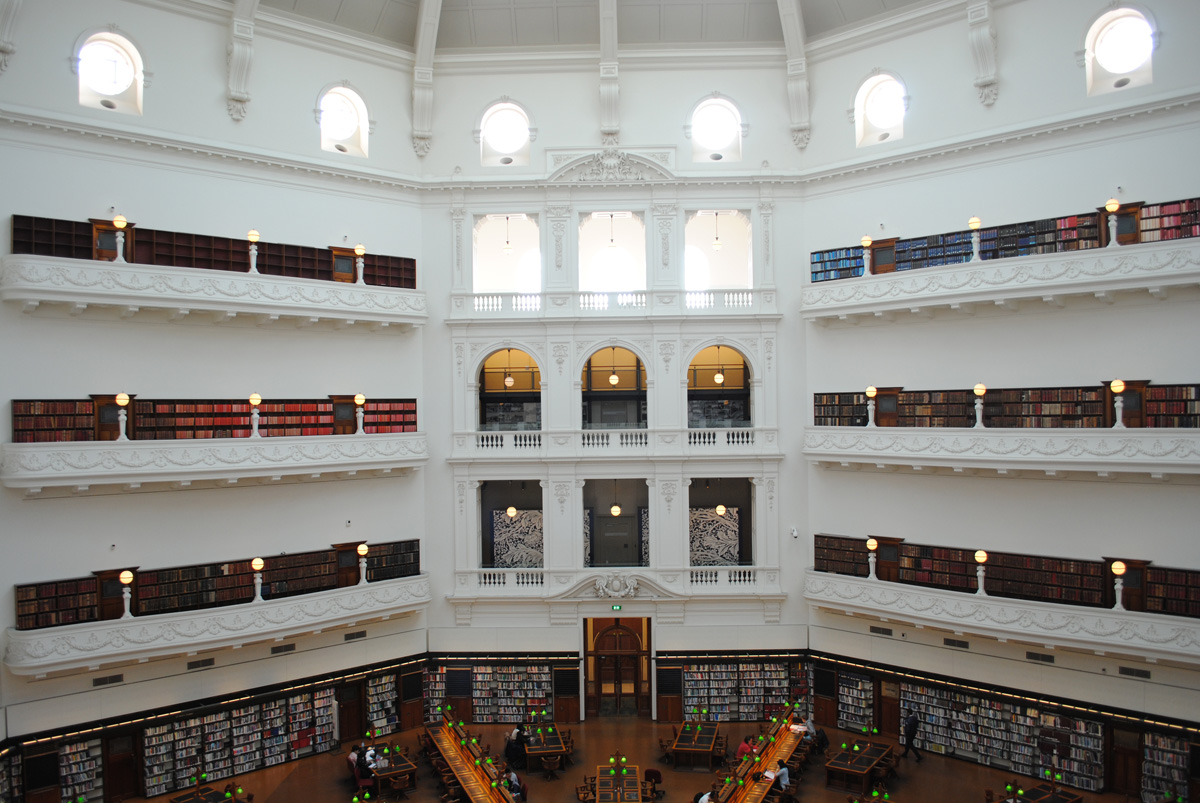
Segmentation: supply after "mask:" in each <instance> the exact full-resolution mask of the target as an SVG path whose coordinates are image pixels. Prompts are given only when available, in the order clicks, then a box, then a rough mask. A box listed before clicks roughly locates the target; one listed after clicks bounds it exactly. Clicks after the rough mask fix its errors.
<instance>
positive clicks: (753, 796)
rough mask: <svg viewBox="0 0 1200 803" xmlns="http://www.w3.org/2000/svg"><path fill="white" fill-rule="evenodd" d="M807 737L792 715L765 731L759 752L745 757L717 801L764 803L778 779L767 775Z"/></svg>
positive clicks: (728, 778)
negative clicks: (766, 775)
mask: <svg viewBox="0 0 1200 803" xmlns="http://www.w3.org/2000/svg"><path fill="white" fill-rule="evenodd" d="M803 738H804V728H803V726H802V725H801V724H800V723H799V722H796V723H793V722H792V715H791V714H789V715H788V716H787V717H785V718H783V719H782V720H780V721H779V722H776V723H774V724H772V725H771V727H770V729H768V731H767V732H766V733H765V734H763V739H762V747H760V748H759V749H758V755H757V756H750V757H749V758H747V759H745V760H743V761H742V762H741V763H739V764H738V766H737V767H736V768H734V769H733V770H731V771H730V772H729V774H727V775H726V776H725V784H724V786H722V787H721V789H720V791H718V793H717V796H716V798H715V800H716V803H762V801H763V799H764V798H765V797H766V796H767V791H768V790H770V788H771V784H773V783H774V782H775V780H774V775H773V774H772V777H770V778H767V777H764V774H765V773H767V772H768V771H772V773H773V771H774V769H775V767H776V766H777V765H778V764H779V762H780V761H782V762H784V763H785V764H786V763H787V761H788V759H789V758H791V757H792V753H794V752H796V748H797V747H799V746H800V742H801V740H802V739H803ZM756 758H757V759H758V760H757V761H756V760H755V759H756Z"/></svg>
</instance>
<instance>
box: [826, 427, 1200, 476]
mask: <svg viewBox="0 0 1200 803" xmlns="http://www.w3.org/2000/svg"><path fill="white" fill-rule="evenodd" d="M804 456H805V457H807V458H808V459H809V460H810V461H811V462H813V463H816V464H818V465H820V466H822V467H824V468H845V469H862V468H868V469H878V470H883V471H894V470H897V469H905V470H912V471H935V470H939V469H945V470H947V471H949V472H952V473H955V474H966V473H977V472H987V471H990V472H995V473H997V474H1000V475H1004V476H1010V477H1011V476H1018V475H1019V476H1021V477H1026V478H1038V477H1044V478H1064V477H1066V478H1070V479H1089V478H1090V479H1114V478H1120V477H1130V478H1134V477H1137V478H1141V479H1144V478H1145V477H1146V476H1149V477H1150V478H1151V479H1155V480H1164V479H1167V478H1168V477H1172V478H1188V479H1192V478H1195V477H1196V476H1197V475H1200V431H1196V430H1188V429H986V428H984V429H951V428H945V429H942V428H939V429H926V428H903V429H896V428H890V427H889V428H867V427H809V428H808V429H807V430H806V431H805V435H804Z"/></svg>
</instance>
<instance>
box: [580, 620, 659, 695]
mask: <svg viewBox="0 0 1200 803" xmlns="http://www.w3.org/2000/svg"><path fill="white" fill-rule="evenodd" d="M584 627H585V629H586V633H585V635H586V636H587V638H586V642H585V643H586V644H587V654H586V656H585V666H586V682H587V713H588V716H626V717H633V716H647V715H649V714H650V650H649V643H650V620H649V619H588V620H585V622H584Z"/></svg>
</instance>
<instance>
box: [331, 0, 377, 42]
mask: <svg viewBox="0 0 1200 803" xmlns="http://www.w3.org/2000/svg"><path fill="white" fill-rule="evenodd" d="M387 2H388V0H342V7H341V8H340V9H338V12H337V16H336V17H335V18H334V20H333V23H334V24H335V25H340V26H341V27H343V28H349V29H350V30H352V31H364V32H366V33H370V34H374V33H375V32H376V29H377V28H378V27H379V19H380V18H381V17H382V16H383V7H384V6H385V5H387ZM329 5H331V6H332V5H337V4H336V3H329Z"/></svg>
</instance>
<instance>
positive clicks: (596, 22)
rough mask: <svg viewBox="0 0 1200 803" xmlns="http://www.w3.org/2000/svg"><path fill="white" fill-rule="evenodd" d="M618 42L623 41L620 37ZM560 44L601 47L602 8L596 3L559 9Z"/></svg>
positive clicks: (562, 6)
mask: <svg viewBox="0 0 1200 803" xmlns="http://www.w3.org/2000/svg"><path fill="white" fill-rule="evenodd" d="M617 41H618V42H619V41H621V40H620V38H619V37H618V39H617ZM558 44H560V45H596V46H597V47H598V46H599V45H600V7H599V5H598V4H596V3H585V4H583V5H566V4H562V5H559V7H558Z"/></svg>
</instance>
